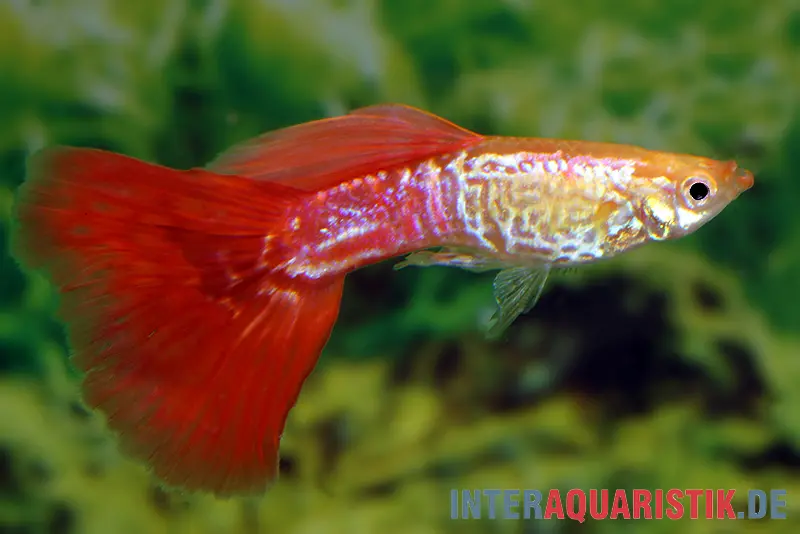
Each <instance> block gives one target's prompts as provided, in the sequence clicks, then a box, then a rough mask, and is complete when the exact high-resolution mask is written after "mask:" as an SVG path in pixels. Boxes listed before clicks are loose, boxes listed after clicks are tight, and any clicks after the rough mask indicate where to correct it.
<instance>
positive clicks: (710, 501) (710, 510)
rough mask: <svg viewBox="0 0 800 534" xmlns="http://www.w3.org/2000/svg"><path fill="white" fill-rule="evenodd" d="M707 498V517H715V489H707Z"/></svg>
mask: <svg viewBox="0 0 800 534" xmlns="http://www.w3.org/2000/svg"><path fill="white" fill-rule="evenodd" d="M705 494H706V495H705V499H706V519H714V490H711V489H707V490H706V491H705Z"/></svg>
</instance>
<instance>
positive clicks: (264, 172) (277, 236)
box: [13, 105, 753, 496]
mask: <svg viewBox="0 0 800 534" xmlns="http://www.w3.org/2000/svg"><path fill="white" fill-rule="evenodd" d="M752 185H753V175H752V174H751V173H750V172H748V171H746V170H743V169H740V168H738V167H737V165H736V164H735V163H734V162H718V161H713V160H710V159H706V158H702V157H695V156H689V155H679V154H670V153H664V152H655V151H651V150H646V149H644V148H638V147H633V146H622V145H615V144H607V143H596V142H584V141H561V140H550V139H534V138H510V137H489V136H483V135H479V134H477V133H474V132H471V131H468V130H465V129H463V128H460V127H458V126H456V125H454V124H452V123H450V122H447V121H445V120H444V119H441V118H439V117H436V116H434V115H431V114H428V113H425V112H423V111H420V110H417V109H414V108H410V107H406V106H401V105H379V106H372V107H367V108H363V109H359V110H356V111H353V112H352V113H350V114H347V115H344V116H340V117H335V118H329V119H324V120H319V121H314V122H310V123H305V124H301V125H297V126H293V127H289V128H285V129H281V130H278V131H275V132H272V133H268V134H265V135H263V136H261V137H258V138H256V139H253V140H250V141H246V142H243V143H241V144H239V145H236V146H234V147H233V148H231V149H229V150H228V151H226V152H223V153H222V154H221V155H220V156H219V157H218V158H217V159H216V160H215V161H213V162H212V163H211V164H210V165H208V166H207V167H206V168H204V169H199V168H196V169H191V170H183V171H181V170H174V169H169V168H166V167H162V166H158V165H153V164H149V163H145V162H143V161H139V160H136V159H133V158H130V157H126V156H123V155H119V154H114V153H110V152H105V151H101V150H93V149H84V148H49V149H45V150H43V151H41V152H39V153H38V154H36V155H34V156H33V157H32V159H31V162H30V166H29V175H28V179H27V180H26V182H25V184H23V186H22V187H21V188H20V191H19V196H18V202H17V218H18V223H19V224H18V225H17V227H16V229H15V233H14V238H13V239H14V241H13V251H14V253H15V255H16V256H17V257H18V258H19V259H20V261H22V263H23V264H25V265H27V266H28V267H30V268H33V269H44V270H46V271H47V272H48V273H49V276H50V278H51V279H52V281H53V282H54V284H55V285H56V286H57V287H58V288H59V290H60V293H61V304H62V306H61V314H62V318H63V319H64V321H65V323H66V325H67V332H68V334H69V339H70V344H71V346H72V348H73V361H74V362H75V364H76V365H77V367H78V368H80V369H81V370H82V371H84V372H85V373H86V374H85V378H84V382H83V392H84V396H85V399H86V401H87V402H88V403H89V404H90V405H91V406H93V407H95V408H98V409H100V410H101V411H102V412H104V413H105V414H106V416H107V417H108V423H109V426H110V428H111V429H113V430H115V431H116V432H117V433H118V434H119V437H120V444H121V446H122V448H123V449H124V450H126V451H127V452H128V453H129V454H131V455H133V456H134V457H137V458H139V459H141V460H143V461H144V462H145V463H146V464H147V465H149V466H150V468H151V469H152V470H153V471H154V473H155V474H156V475H157V476H158V477H160V478H161V479H162V480H163V481H164V482H166V483H167V484H168V485H171V486H176V487H181V488H185V489H189V490H201V491H207V492H211V493H214V494H216V495H221V496H227V495H234V494H247V493H255V492H260V491H264V490H265V489H266V488H267V487H268V486H269V485H270V484H271V483H272V481H273V480H274V479H275V478H276V476H277V471H278V447H279V442H280V438H281V434H282V433H283V429H284V425H285V422H286V418H287V416H288V413H289V411H290V410H291V408H292V407H293V406H294V403H295V400H296V399H297V396H298V395H299V392H300V389H301V386H302V384H303V383H304V381H305V379H306V377H307V376H308V375H309V374H310V373H311V371H312V369H313V368H314V366H315V364H316V362H317V359H318V357H319V355H320V352H321V351H322V349H323V347H324V345H325V344H326V343H327V340H328V337H329V335H330V332H331V330H332V328H333V325H334V323H335V321H336V318H337V315H338V312H339V303H340V299H341V296H342V286H343V283H344V279H345V275H347V274H348V273H350V272H352V271H354V270H356V269H359V268H361V267H364V266H366V265H370V264H373V263H376V262H379V261H381V260H385V259H387V258H391V257H395V256H399V255H408V256H407V258H406V259H405V261H404V262H403V263H402V264H400V266H401V267H402V266H405V265H418V266H426V265H448V266H453V267H461V268H465V269H470V270H475V271H485V270H499V274H498V275H497V278H496V279H495V283H494V289H495V296H496V300H497V304H498V310H497V313H496V314H495V317H494V323H493V325H492V327H491V331H490V333H491V334H494V335H497V334H499V333H500V332H502V330H503V329H504V328H505V327H507V326H508V325H509V324H511V323H512V322H513V321H514V319H515V318H516V317H517V316H518V315H519V314H521V313H525V312H526V311H527V310H530V309H531V307H533V305H534V304H535V303H536V300H537V299H538V298H539V295H540V294H541V292H542V288H543V286H544V284H545V280H546V279H547V276H548V273H549V272H550V271H551V270H552V269H555V268H559V267H566V266H575V265H580V264H586V263H590V262H594V261H596V260H600V259H602V258H609V257H612V256H615V255H616V254H619V253H621V252H624V251H627V250H630V249H633V248H634V247H637V246H639V245H641V244H643V243H646V242H648V241H660V240H664V239H670V238H676V237H680V236H683V235H686V234H688V233H690V232H692V231H694V230H696V229H697V228H699V227H700V226H702V225H703V224H705V223H706V222H708V221H709V220H710V219H711V218H713V217H714V216H715V215H717V214H718V213H719V212H720V211H721V210H722V209H723V208H724V207H725V206H726V205H728V203H730V202H731V201H732V200H733V199H735V198H736V197H737V196H738V195H739V194H740V193H741V192H743V191H745V190H746V189H748V188H750V187H751V186H752ZM432 249H434V250H432Z"/></svg>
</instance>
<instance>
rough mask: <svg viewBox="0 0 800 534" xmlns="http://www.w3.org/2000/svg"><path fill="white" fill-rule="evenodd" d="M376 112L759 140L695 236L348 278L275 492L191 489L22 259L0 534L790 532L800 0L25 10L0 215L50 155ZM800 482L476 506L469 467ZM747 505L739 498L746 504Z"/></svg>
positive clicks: (545, 480) (246, 3)
mask: <svg viewBox="0 0 800 534" xmlns="http://www.w3.org/2000/svg"><path fill="white" fill-rule="evenodd" d="M379 102H402V103H407V104H412V105H416V106H420V107H423V108H425V109H428V110H430V111H432V112H434V113H437V114H440V115H443V116H445V117H446V118H448V119H450V120H453V121H455V122H457V123H459V124H461V125H463V126H465V127H468V128H471V129H474V130H477V131H480V132H481V133H486V134H502V135H530V136H543V137H564V138H578V139H592V140H603V141H614V142H627V143H635V144H639V145H643V146H646V147H649V148H655V149H664V150H670V151H680V152H690V153H695V154H699V155H705V156H711V157H716V158H735V159H736V160H737V161H739V163H740V164H741V165H742V166H744V167H746V168H750V169H752V170H753V171H754V172H755V173H756V186H755V187H754V188H753V189H752V190H750V191H748V192H747V193H746V194H745V195H743V196H742V197H741V198H740V199H738V200H737V201H736V202H735V203H734V204H733V205H731V206H730V207H729V208H727V209H726V210H725V211H724V213H723V214H722V215H720V216H719V217H718V218H717V219H716V220H714V221H713V222H712V223H710V224H709V225H708V226H706V227H704V228H703V229H702V230H701V231H699V232H698V233H697V234H696V235H694V236H691V237H688V238H686V239H683V240H681V241H679V242H675V243H663V244H657V245H651V246H648V247H645V248H643V249H641V250H640V251H637V252H634V253H631V254H629V255H627V256H625V257H622V258H620V259H619V260H615V261H611V262H608V263H606V264H601V265H598V266H595V267H591V268H587V269H584V270H582V271H581V272H579V273H577V274H570V275H565V276H561V277H556V278H554V279H553V280H552V282H551V283H550V284H549V286H548V290H547V291H546V293H545V295H544V297H543V299H542V301H541V302H540V304H539V305H538V306H537V307H536V308H535V309H534V310H533V311H532V312H531V313H530V314H528V315H527V316H524V317H522V318H521V319H520V320H518V321H517V322H516V323H515V324H514V326H513V327H512V328H511V330H510V331H509V333H508V336H507V338H506V339H504V340H502V341H500V342H496V343H489V342H487V341H485V340H484V339H483V338H482V336H481V335H480V333H479V332H478V328H477V325H478V324H479V323H480V321H481V320H482V318H484V317H485V316H486V314H487V313H490V312H491V310H492V299H491V275H487V276H480V275H475V274H470V273H466V272H461V271H457V270H448V269H444V268H429V269H406V270H403V271H399V272H392V262H387V263H385V264H381V265H377V266H374V267H371V268H368V269H365V270H363V271H360V272H358V273H355V274H354V275H352V276H350V277H349V279H348V284H347V288H346V294H345V299H344V303H343V309H342V315H341V319H340V321H339V322H338V324H337V327H336V330H335V333H334V336H333V338H332V340H331V342H330V344H329V345H328V348H327V349H326V351H325V354H324V356H323V358H322V361H321V363H320V366H319V367H318V369H317V371H316V372H315V373H314V374H313V375H312V377H311V378H310V379H309V381H308V382H307V384H306V387H305V388H304V391H303V393H302V395H301V397H300V400H299V403H298V405H297V407H296V409H295V410H294V411H293V412H292V414H291V416H290V419H289V423H288V426H287V431H286V436H285V439H284V446H283V456H284V458H283V460H282V464H281V467H282V473H283V474H282V479H281V482H280V483H279V484H278V485H276V486H275V487H274V489H273V490H272V491H271V492H270V493H269V494H268V495H267V496H266V497H264V498H263V499H259V500H231V501H215V500H213V499H212V498H210V497H204V496H185V495H175V494H170V493H166V492H165V491H163V490H161V489H159V488H158V486H157V484H155V482H154V481H153V480H151V478H150V477H149V475H148V474H147V473H146V472H145V471H144V470H143V469H142V468H141V467H140V466H139V465H137V464H134V463H132V462H130V461H128V460H126V459H125V458H124V457H121V456H120V455H119V453H118V452H117V449H116V446H115V443H114V441H113V438H111V437H110V436H109V435H108V433H107V432H106V431H105V430H104V427H103V421H102V418H101V417H99V416H97V415H95V414H91V413H90V412H88V411H87V410H86V409H85V408H84V407H83V406H82V405H81V403H80V402H79V393H78V391H77V387H76V384H77V377H76V376H75V374H74V372H73V371H72V370H71V369H70V367H69V365H68V362H67V359H66V355H67V348H66V346H65V342H64V339H65V338H64V334H63V331H62V329H61V326H60V325H59V324H58V323H57V322H56V321H55V319H54V318H53V312H54V303H55V301H54V293H53V291H52V289H51V288H50V286H49V285H48V284H47V282H46V281H45V280H44V279H43V278H41V277H40V276H39V275H37V274H34V273H25V272H21V271H20V270H19V268H18V266H17V265H16V263H15V262H14V261H13V259H11V258H10V257H9V256H8V255H7V253H5V252H4V253H3V256H2V257H0V532H14V533H25V534H27V533H40V532H41V533H58V534H61V533H87V534H95V533H98V534H116V533H132V534H138V533H173V532H175V533H220V532H224V533H232V534H238V533H242V534H252V533H280V534H291V533H309V534H312V533H314V534H315V533H347V534H360V533H372V532H381V533H386V534H388V533H420V534H422V533H425V534H427V533H430V534H435V533H450V532H453V533H455V532H459V533H461V532H464V533H484V532H485V533H494V532H498V533H520V534H527V533H535V532H571V531H574V530H576V529H577V528H580V529H583V530H582V531H584V532H598V533H606V532H609V533H611V532H635V533H638V532H642V533H651V532H653V533H655V532H695V533H711V532H714V533H717V532H719V533H728V532H796V531H797V528H798V525H800V501H798V500H797V497H796V496H797V495H800V476H798V474H799V473H798V472H799V471H800V357H799V356H800V215H799V214H798V213H799V212H798V211H797V210H798V209H800V177H799V176H798V168H800V3H799V2H798V1H797V0H769V1H763V0H762V1H757V0H725V1H723V0H707V1H706V2H690V1H688V0H669V1H664V0H661V1H657V0H562V1H549V0H547V1H546V0H461V1H456V0H204V1H189V0H138V1H136V2H133V1H123V0H117V1H112V0H39V1H35V0H3V1H0V214H1V215H2V232H1V233H0V236H2V241H3V245H2V246H0V248H1V249H3V250H5V248H6V246H5V243H6V241H7V239H8V224H9V221H10V216H11V209H12V203H13V193H14V189H15V187H16V186H17V185H18V184H19V183H20V182H21V181H22V180H23V177H24V167H25V160H26V157H27V156H28V155H29V154H30V153H31V152H33V151H35V150H37V149H39V148H41V147H43V146H45V145H51V144H69V145H85V146H93V147H100V148H107V149H111V150H115V151H118V152H123V153H125V154H129V155H133V156H136V157H139V158H143V159H146V160H149V161H155V162H159V163H163V164H167V165H171V166H176V167H182V168H186V167H191V166H200V165H203V164H205V163H206V162H207V161H208V160H210V159H211V158H212V157H213V156H214V155H215V154H216V153H218V152H219V151H221V150H222V149H224V148H226V147H227V146H229V145H230V144H232V143H234V142H236V141H239V140H242V139H245V138H248V137H251V136H254V135H256V134H258V133H261V132H264V131H266V130H270V129H273V128H277V127H281V126H286V125H289V124H293V123H298V122H303V121H307V120H312V119H316V118H320V117H323V116H328V115H335V114H341V113H344V112H346V111H348V110H350V109H352V108H354V107H358V106H362V105H369V104H373V103H379ZM573 487H579V488H611V489H612V490H613V489H615V488H627V489H633V488H651V489H654V488H672V487H677V488H735V489H738V490H740V495H741V494H742V493H744V491H745V490H746V489H748V488H762V489H765V490H768V489H770V488H783V489H787V490H788V492H789V494H788V516H789V519H787V520H785V521H769V520H761V521H749V522H748V521H705V520H703V521H679V522H673V521H666V520H665V521H600V522H598V521H588V522H587V523H586V524H583V525H578V524H575V523H573V522H571V521H546V522H545V521H527V522H526V521H519V522H515V521H456V522H454V521H451V520H450V519H449V490H450V488H539V489H548V488H564V489H570V488H573ZM736 505H737V506H738V508H739V509H743V507H744V506H745V504H744V501H743V499H742V498H741V497H739V498H737V502H736Z"/></svg>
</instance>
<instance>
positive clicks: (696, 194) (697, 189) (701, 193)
mask: <svg viewBox="0 0 800 534" xmlns="http://www.w3.org/2000/svg"><path fill="white" fill-rule="evenodd" d="M685 191H686V192H687V193H688V196H689V198H690V199H691V201H693V203H697V204H702V203H703V202H704V201H705V200H706V199H708V197H709V196H710V195H711V186H710V185H709V184H708V182H707V181H706V180H704V179H703V178H698V177H694V178H690V179H689V180H687V181H686V186H685Z"/></svg>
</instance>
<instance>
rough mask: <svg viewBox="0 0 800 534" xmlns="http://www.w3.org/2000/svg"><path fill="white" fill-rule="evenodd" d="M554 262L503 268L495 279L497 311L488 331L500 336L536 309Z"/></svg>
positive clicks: (490, 333)
mask: <svg viewBox="0 0 800 534" xmlns="http://www.w3.org/2000/svg"><path fill="white" fill-rule="evenodd" d="M549 274H550V266H549V265H543V266H541V267H537V268H531V267H511V268H509V269H503V270H502V271H500V272H499V273H498V274H497V277H495V279H494V297H495V300H496V301H497V311H496V312H495V313H494V315H493V316H492V318H491V319H490V322H489V328H488V329H487V335H488V337H489V338H491V339H496V338H498V337H500V335H502V333H503V332H504V331H505V330H506V329H507V328H508V327H509V326H511V324H512V323H513V322H514V321H515V320H516V319H517V317H519V316H520V315H522V314H525V313H528V312H529V311H531V309H533V307H534V306H535V305H536V303H537V302H538V301H539V297H541V296H542V291H543V290H544V285H545V283H546V282H547V277H548V275H549Z"/></svg>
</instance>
